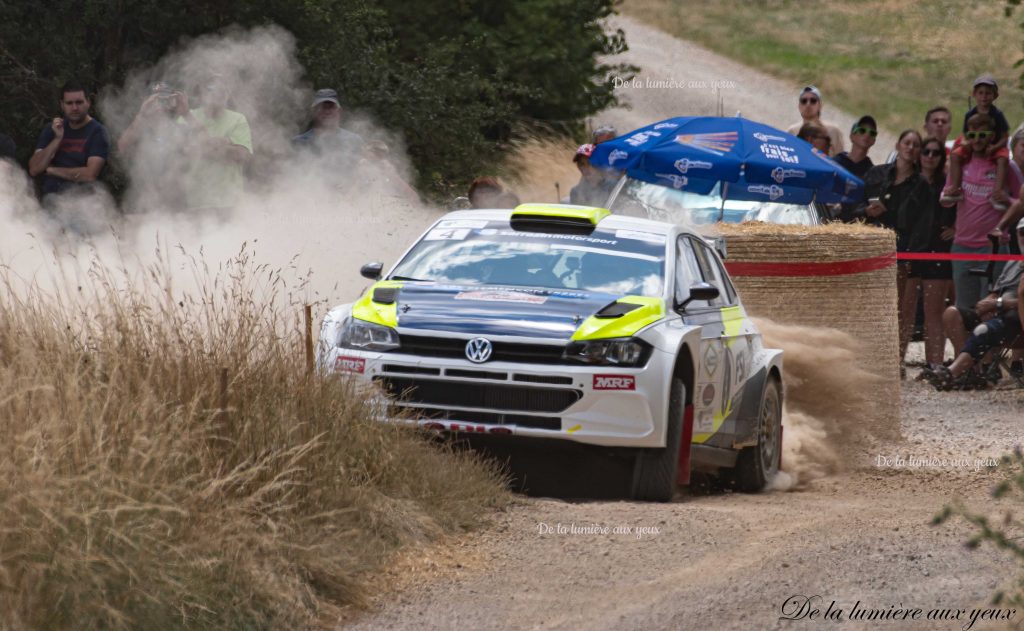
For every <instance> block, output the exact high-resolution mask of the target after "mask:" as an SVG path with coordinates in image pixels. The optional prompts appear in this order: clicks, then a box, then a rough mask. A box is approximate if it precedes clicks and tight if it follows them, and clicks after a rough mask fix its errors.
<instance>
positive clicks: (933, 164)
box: [910, 136, 956, 379]
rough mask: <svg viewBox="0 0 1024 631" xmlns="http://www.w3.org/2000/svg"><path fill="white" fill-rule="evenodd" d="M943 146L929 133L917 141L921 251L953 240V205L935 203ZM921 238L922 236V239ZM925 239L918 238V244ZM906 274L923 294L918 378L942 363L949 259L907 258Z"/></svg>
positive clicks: (943, 249) (942, 174) (942, 249)
mask: <svg viewBox="0 0 1024 631" xmlns="http://www.w3.org/2000/svg"><path fill="white" fill-rule="evenodd" d="M945 166H946V146H945V143H943V142H942V140H940V139H939V138H937V137H935V136H929V137H928V138H925V139H924V142H922V143H921V177H922V179H924V181H925V182H926V183H927V185H928V189H929V191H930V199H931V205H930V207H929V209H928V211H927V212H926V213H925V214H924V215H923V216H922V218H921V221H920V222H918V226H919V229H920V230H921V231H922V232H923V233H924V234H923V236H925V237H927V239H926V243H927V247H925V248H924V249H923V250H922V251H924V252H937V253H948V252H949V248H950V246H951V245H952V243H953V226H954V224H955V223H956V215H955V214H954V212H953V209H951V208H946V207H944V206H942V205H941V204H939V195H940V194H941V193H942V187H943V186H944V185H945V183H946V171H945ZM922 241H924V240H922ZM924 244H925V243H924V242H922V245H924ZM910 277H911V278H917V279H920V284H921V287H922V293H923V295H924V305H923V311H924V350H925V362H926V364H925V368H924V370H923V371H921V375H920V376H919V377H918V378H919V379H924V378H929V377H931V376H932V375H933V374H934V371H935V369H936V368H938V367H939V366H941V365H942V358H943V354H944V353H945V349H946V336H945V334H944V333H943V330H942V312H943V311H945V309H946V296H947V295H949V293H950V288H951V287H952V285H953V266H952V264H951V263H950V262H949V261H911V262H910Z"/></svg>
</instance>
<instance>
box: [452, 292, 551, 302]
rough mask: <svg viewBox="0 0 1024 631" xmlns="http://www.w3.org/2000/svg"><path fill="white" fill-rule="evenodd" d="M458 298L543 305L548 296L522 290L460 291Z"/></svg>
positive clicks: (456, 295) (456, 297)
mask: <svg viewBox="0 0 1024 631" xmlns="http://www.w3.org/2000/svg"><path fill="white" fill-rule="evenodd" d="M455 299H456V300H484V301H487V302H527V303H529V304H531V305H542V304H544V303H545V302H547V300H548V298H547V296H535V295H532V294H528V293H525V292H521V291H460V292H459V293H457V294H455Z"/></svg>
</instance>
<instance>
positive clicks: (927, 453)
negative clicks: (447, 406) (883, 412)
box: [352, 382, 1024, 629]
mask: <svg viewBox="0 0 1024 631" xmlns="http://www.w3.org/2000/svg"><path fill="white" fill-rule="evenodd" d="M1022 405H1024V393H1022V392H1021V391H1019V390H1018V391H998V392H986V393H971V392H965V393H936V392H934V391H931V389H930V388H928V387H927V386H925V385H923V384H921V383H915V382H908V383H907V384H906V387H905V389H904V394H903V409H904V415H903V419H902V429H903V434H904V440H903V442H901V443H899V444H887V445H884V446H882V447H878V446H871V447H866V448H864V449H861V450H859V452H858V453H857V454H855V455H854V457H853V459H852V462H850V463H848V465H847V467H846V470H845V472H843V473H840V474H838V475H835V476H831V477H826V478H822V479H819V480H815V481H813V482H811V483H810V484H809V485H808V486H807V487H806V488H804V489H802V490H799V491H793V492H786V493H766V494H761V495H743V494H736V493H729V492H726V493H722V492H717V493H709V494H704V495H689V496H679V497H677V498H676V501H674V502H673V503H670V504H661V505H659V504H640V503H633V502H566V501H559V500H552V499H542V498H537V499H524V500H523V501H522V502H521V503H520V504H518V505H517V506H515V507H514V508H513V509H512V510H510V511H508V512H507V513H504V514H502V515H500V516H498V517H497V522H496V525H495V527H494V528H492V529H490V530H487V531H486V532H483V533H480V534H478V535H475V536H472V537H469V538H467V539H463V540H459V541H458V542H457V543H455V544H454V545H455V548H456V551H455V553H454V554H452V555H449V556H446V557H444V560H443V561H438V560H434V561H431V562H430V563H429V564H427V565H426V566H424V567H421V568H420V570H421V571H422V572H423V574H422V578H421V579H413V580H412V581H411V582H410V583H408V584H406V586H405V588H404V589H403V590H401V591H399V592H398V593H397V594H393V593H392V594H387V595H386V596H384V597H383V598H382V599H381V601H380V607H381V608H380V610H379V611H378V612H375V613H372V614H370V615H367V616H365V617H362V618H361V619H359V620H357V621H355V622H354V623H353V625H352V628H356V629H373V628H377V629H379V628H389V629H420V628H437V629H455V628H461V629H510V628H515V629H535V628H544V629H638V628H645V629H687V628H698V627H701V628H711V629H776V628H777V629H784V628H800V627H801V626H807V628H817V627H818V626H819V625H821V624H823V623H822V620H821V617H820V615H819V617H818V619H817V621H813V622H812V621H809V620H804V621H791V620H780V617H781V616H783V615H784V612H783V606H784V603H786V602H787V601H788V600H789V599H790V598H792V597H797V598H799V597H801V596H803V597H811V596H815V595H820V596H821V599H820V600H815V602H816V603H819V604H820V605H821V611H822V612H824V611H825V610H826V607H827V605H828V604H829V603H830V602H831V601H833V600H835V601H836V607H839V608H842V609H843V610H844V612H845V613H844V622H842V623H841V624H840V623H829V624H835V625H837V626H839V627H840V628H851V629H856V628H868V627H874V626H877V624H878V623H867V622H859V621H851V620H849V612H850V611H851V608H852V607H853V606H854V604H855V603H856V602H857V601H860V606H859V608H861V609H863V608H874V609H886V610H888V609H889V608H890V606H893V607H902V608H915V607H919V608H921V609H922V610H924V612H927V611H928V610H930V609H934V608H942V609H945V608H951V609H966V610H967V612H965V614H964V617H963V618H962V620H961V622H959V623H958V622H956V621H945V622H933V621H922V622H919V623H916V624H915V623H912V622H899V623H894V622H889V623H886V624H887V625H889V628H901V629H902V628H920V629H959V628H960V624H961V623H963V622H967V621H968V618H967V616H969V615H970V610H971V609H972V608H974V607H979V608H980V607H983V606H984V605H985V604H986V602H987V600H986V599H987V598H988V597H989V596H990V595H991V594H992V592H993V591H994V590H995V588H996V587H998V586H1003V585H1006V584H1008V581H1009V579H1010V577H1011V575H1012V571H1013V566H1012V564H1010V563H1009V556H1008V555H1006V554H1004V553H998V552H995V551H994V550H993V549H991V548H990V547H983V548H982V549H979V550H976V551H970V550H968V549H966V548H965V547H964V546H963V542H964V541H965V539H966V537H967V535H968V533H969V532H971V531H970V530H969V529H968V528H967V527H966V526H965V524H964V523H963V522H961V521H957V522H953V523H950V524H947V525H943V526H932V525H930V523H929V522H930V520H931V518H932V517H933V516H934V515H935V514H936V513H937V512H938V511H939V510H940V509H941V508H942V506H943V505H944V504H945V503H947V502H948V501H950V500H951V499H953V498H954V497H961V498H964V500H965V501H966V502H967V503H968V504H970V505H973V506H976V507H986V506H988V507H992V506H993V504H992V503H991V500H988V499H986V494H987V491H988V489H989V488H990V487H991V486H992V484H993V483H994V482H995V480H997V479H998V478H999V476H1000V471H999V469H998V467H997V468H995V469H985V468H980V469H976V466H978V465H980V463H979V461H982V462H984V461H986V460H987V459H989V458H993V459H996V458H998V456H999V455H1000V454H1002V453H1005V452H1006V450H1007V449H1008V448H1009V447H1010V446H1011V445H1013V444H1015V443H1016V442H1019V441H1020V437H1021V436H1022V435H1024V418H1022V416H1024V415H1022V414H1021V409H1022ZM879 457H882V458H891V459H892V462H893V464H894V465H895V462H896V461H895V459H896V458H897V457H899V458H902V459H903V460H904V461H905V464H903V466H885V464H884V462H885V461H884V460H883V461H882V463H883V464H882V465H881V466H879ZM912 458H913V460H912ZM942 459H945V460H946V463H947V464H946V465H945V466H941V465H936V466H926V465H921V464H920V461H924V462H929V463H936V462H938V461H941V460H942ZM961 459H963V460H966V461H967V466H960V465H959V464H954V460H961ZM915 464H916V465H917V466H911V465H915ZM413 572H414V573H415V572H416V570H413ZM795 606H796V605H795V604H794V603H793V602H790V604H789V607H791V608H792V607H795ZM787 611H792V609H788V610H787ZM1022 617H1024V612H1019V614H1018V616H1017V619H1018V620H1020V619H1021V618H1022ZM808 625H809V626H808ZM974 628H991V627H986V626H984V625H981V623H978V624H976V625H975V627H974ZM994 628H1002V627H994Z"/></svg>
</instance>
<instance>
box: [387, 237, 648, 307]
mask: <svg viewBox="0 0 1024 631" xmlns="http://www.w3.org/2000/svg"><path fill="white" fill-rule="evenodd" d="M665 241H666V239H665V236H664V235H663V234H655V233H651V232H644V231H641V230H604V229H600V228H599V229H596V230H594V232H592V233H591V234H589V235H581V234H547V233H540V232H526V231H521V230H513V229H512V228H511V226H510V225H509V223H508V221H486V220H480V221H476V220H465V219H460V220H448V221H441V222H440V223H438V224H437V225H436V226H435V227H434V228H432V229H431V230H430V231H429V232H428V233H427V234H426V235H424V237H423V238H422V239H421V240H420V242H419V243H417V244H416V245H415V247H413V249H412V250H411V251H410V252H409V253H408V254H407V255H406V256H405V258H403V259H402V261H401V262H400V263H399V264H398V265H397V266H396V267H395V269H394V271H393V272H392V274H391V276H390V278H393V279H416V280H421V281H433V282H443V283H450V284H459V285H502V286H522V287H543V288H549V289H556V290H558V289H578V290H585V291H593V292H601V293H609V294H618V295H635V296H660V295H662V292H663V289H664V282H663V279H664V267H665Z"/></svg>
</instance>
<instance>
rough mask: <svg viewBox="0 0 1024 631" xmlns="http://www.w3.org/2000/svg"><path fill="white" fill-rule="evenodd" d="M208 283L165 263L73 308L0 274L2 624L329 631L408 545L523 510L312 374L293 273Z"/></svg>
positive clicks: (460, 464)
mask: <svg viewBox="0 0 1024 631" xmlns="http://www.w3.org/2000/svg"><path fill="white" fill-rule="evenodd" d="M193 273H194V276H195V278H196V279H197V281H198V285H199V286H201V287H202V289H201V290H199V291H198V292H196V293H193V294H191V295H181V294H180V292H178V291H176V290H174V289H173V288H172V283H171V282H170V278H171V275H170V274H169V272H168V271H167V267H166V265H161V266H157V267H152V268H149V269H148V270H146V274H145V276H144V277H143V278H142V279H141V280H138V279H136V280H132V277H131V275H129V274H127V273H123V274H122V273H115V272H113V271H111V269H109V268H106V267H104V266H102V265H99V264H94V265H92V266H91V268H90V269H89V270H88V273H87V274H84V275H83V276H84V278H86V279H87V280H85V282H82V281H77V282H76V283H73V284H70V285H68V284H62V289H61V291H59V292H56V293H52V292H43V291H42V290H40V289H39V288H38V286H34V287H28V288H26V287H24V286H21V285H20V284H18V282H17V279H12V278H11V277H10V275H9V274H8V275H6V276H4V275H2V274H0V281H5V282H6V287H5V288H3V289H0V449H2V456H0V506H3V511H2V512H0V628H5V629H97V628H112V629H117V628H144V629H173V628H189V629H194V628H217V629H257V628H275V629H285V628H309V627H315V626H320V625H327V624H332V623H333V622H334V621H335V620H336V619H337V614H338V611H339V608H341V607H343V606H345V605H353V604H355V605H359V604H361V603H365V602H366V594H365V591H364V587H363V585H364V584H365V581H366V579H367V577H368V576H369V575H370V574H371V573H372V572H373V571H374V570H375V568H376V569H379V568H380V565H381V563H382V561H384V560H385V559H387V558H388V557H389V555H391V554H393V553H394V552H395V551H396V550H399V549H401V548H402V547H403V546H405V545H407V544H410V543H415V542H427V541H431V540H436V539H438V538H439V537H440V536H441V535H442V534H443V533H449V532H454V531H459V530H462V529H466V528H470V527H473V526H474V525H476V524H478V523H480V522H481V520H482V518H483V514H484V513H485V512H486V509H487V507H491V506H498V505H502V504H503V503H504V502H505V501H506V500H507V495H506V493H505V491H503V490H502V487H501V479H500V475H499V474H498V473H497V472H496V471H495V470H494V469H493V468H492V467H490V466H489V465H486V464H483V463H481V462H480V461H479V460H478V459H476V458H475V457H473V456H471V455H467V454H459V453H451V452H450V450H447V449H445V448H443V447H441V448H438V447H437V446H433V445H430V444H428V443H427V442H426V441H425V440H423V439H422V438H421V437H419V436H417V435H416V434H414V433H412V432H410V431H407V430H402V429H400V428H398V427H395V426H392V425H383V424H380V423H375V422H373V421H372V420H371V417H372V411H371V408H370V406H369V405H368V404H367V401H366V400H365V398H364V397H361V396H357V395H355V394H354V393H353V391H352V389H351V388H350V387H349V386H348V385H347V384H345V383H343V382H340V381H337V380H333V379H321V378H318V377H307V376H305V375H304V372H303V365H304V362H303V355H302V350H301V349H302V345H301V339H300V335H299V333H298V331H299V330H300V329H299V327H298V322H297V321H295V319H294V318H288V317H285V316H284V315H283V313H284V312H282V311H280V310H278V309H276V308H275V307H272V306H270V305H273V304H276V303H277V302H278V299H279V298H280V295H281V293H282V292H283V291H284V283H283V281H282V280H281V277H280V275H279V274H278V273H277V272H275V271H273V270H268V269H266V268H265V267H260V266H258V265H255V264H254V263H253V262H252V261H251V260H249V258H248V256H247V255H246V253H245V252H243V253H242V254H240V255H239V256H238V257H237V258H236V259H235V260H233V261H231V262H230V263H228V264H226V265H224V266H222V267H220V268H219V269H217V270H209V269H206V268H205V267H204V266H203V265H202V264H201V263H199V262H195V263H194V264H193ZM73 275H74V274H69V276H73ZM79 283H80V284H81V286H80V287H79V286H78V284H79ZM222 368H226V369H227V375H228V390H227V400H226V401H224V400H222V399H221V391H220V388H219V385H218V382H219V375H220V374H221V370H222ZM225 403H226V408H225V407H223V406H224V404H225Z"/></svg>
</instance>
